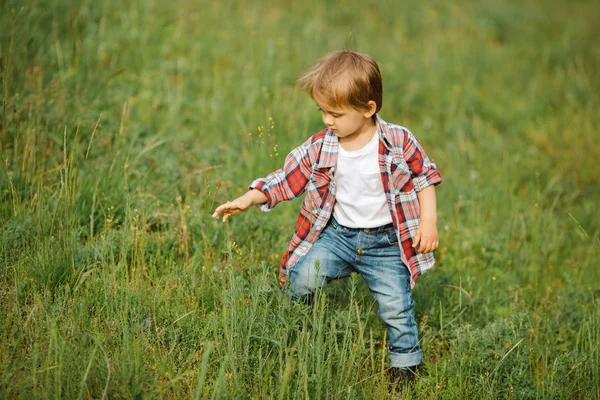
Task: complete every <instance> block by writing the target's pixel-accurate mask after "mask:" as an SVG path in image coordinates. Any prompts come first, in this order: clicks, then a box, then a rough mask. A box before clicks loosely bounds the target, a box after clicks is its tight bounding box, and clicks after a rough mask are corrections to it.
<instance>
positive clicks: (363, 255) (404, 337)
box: [288, 217, 423, 368]
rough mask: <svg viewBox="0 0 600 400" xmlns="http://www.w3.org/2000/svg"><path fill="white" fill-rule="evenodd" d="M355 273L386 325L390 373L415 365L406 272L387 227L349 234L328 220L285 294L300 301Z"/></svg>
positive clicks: (351, 230) (420, 355)
mask: <svg viewBox="0 0 600 400" xmlns="http://www.w3.org/2000/svg"><path fill="white" fill-rule="evenodd" d="M352 272H358V273H359V274H360V275H361V276H362V278H363V279H364V280H365V282H366V284H367V286H368V287H369V289H370V290H371V293H373V296H374V297H375V300H376V301H377V303H378V305H379V318H381V320H382V321H383V322H384V323H385V324H386V325H387V329H388V337H389V343H388V350H389V355H390V365H391V366H392V367H400V368H405V367H412V366H415V365H419V364H421V362H422V361H423V353H422V352H421V348H420V346H419V333H418V327H417V323H416V321H415V315H414V312H413V306H414V304H415V303H414V301H413V300H412V297H411V293H412V291H411V289H410V272H409V270H408V268H407V267H406V266H405V265H404V263H403V262H402V260H401V259H400V249H399V247H398V238H397V236H396V232H395V230H394V228H393V227H392V225H391V224H390V225H387V226H384V227H379V228H372V229H359V228H357V229H355V228H347V227H344V226H342V225H339V224H338V223H337V221H336V220H335V219H334V218H333V217H332V218H331V222H330V224H329V225H328V226H327V227H326V228H325V229H324V230H323V232H322V233H321V236H320V237H319V239H318V240H317V242H316V243H315V244H314V245H313V247H312V248H311V249H310V251H309V252H308V253H307V254H306V255H305V256H304V257H302V258H301V259H300V260H299V261H298V263H297V264H296V265H295V266H294V267H292V268H290V270H289V273H288V281H289V286H288V293H289V294H290V295H291V297H292V299H293V300H303V299H305V298H307V297H308V296H312V295H313V293H314V292H315V291H316V290H317V289H318V288H320V287H322V286H323V285H324V284H325V283H327V282H329V281H331V280H333V279H341V278H347V277H349V276H350V274H351V273H352Z"/></svg>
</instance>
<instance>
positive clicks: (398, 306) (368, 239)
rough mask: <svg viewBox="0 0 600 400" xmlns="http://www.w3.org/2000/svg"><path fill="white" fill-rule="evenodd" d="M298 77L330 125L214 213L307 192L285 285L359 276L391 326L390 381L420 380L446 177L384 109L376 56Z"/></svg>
mask: <svg viewBox="0 0 600 400" xmlns="http://www.w3.org/2000/svg"><path fill="white" fill-rule="evenodd" d="M299 81H300V82H301V83H302V84H303V86H304V88H305V89H307V91H308V92H309V94H310V95H311V97H312V98H313V100H314V101H315V102H316V103H317V106H318V107H319V110H320V112H321V115H322V118H323V122H324V123H325V126H326V127H327V128H326V129H324V130H322V131H321V132H319V133H317V134H315V135H314V136H312V137H310V138H309V139H308V140H307V141H306V142H304V143H303V144H302V145H300V146H299V147H297V148H296V149H294V150H292V152H291V153H290V154H289V155H288V156H287V157H286V159H285V164H284V166H283V168H281V169H279V170H277V171H275V172H273V173H271V174H269V175H268V176H267V177H265V178H261V179H257V180H255V181H254V182H252V184H251V185H250V190H249V191H248V192H247V193H246V194H244V195H243V196H241V197H239V198H237V199H235V200H233V201H229V202H227V203H225V204H222V205H220V206H219V207H217V209H216V210H215V212H214V214H213V218H215V219H219V218H220V217H221V216H222V218H223V222H225V221H226V220H227V218H228V217H229V216H232V215H237V214H240V213H242V212H244V211H246V210H247V209H248V208H249V207H250V206H252V205H260V209H261V210H262V211H270V210H271V209H272V208H273V207H275V205H276V204H277V203H279V202H280V201H283V200H291V199H293V198H295V197H298V196H300V195H301V194H302V193H304V192H306V196H305V198H304V203H303V206H302V211H301V213H300V216H299V217H298V221H297V223H296V230H295V233H294V235H293V237H292V240H291V242H290V244H289V246H288V250H287V252H286V253H285V255H284V256H283V259H282V262H281V269H280V283H281V287H282V288H285V289H286V292H287V293H289V295H290V296H291V297H292V299H294V300H303V301H307V302H309V303H310V302H311V301H312V296H313V295H314V293H315V291H316V290H317V289H318V288H320V287H321V286H323V285H324V284H325V283H327V282H329V281H330V280H333V279H340V278H345V277H348V276H350V274H351V273H352V272H358V273H360V274H361V276H362V277H363V279H364V280H365V282H366V284H367V286H368V287H369V289H370V290H371V292H372V293H373V295H374V297H375V299H376V300H377V302H378V305H379V317H380V318H381V319H382V320H383V321H384V322H385V324H386V325H387V329H388V337H389V347H388V349H389V355H390V366H391V370H390V375H391V379H392V382H394V381H397V380H399V379H402V380H403V381H412V380H413V379H414V372H415V368H416V366H418V365H419V364H420V363H421V362H422V358H423V356H422V352H421V349H420V347H419V340H418V330H417V323H416V321H415V317H414V312H413V305H414V302H413V300H412V298H411V291H412V288H413V287H414V285H415V281H416V279H417V278H418V277H419V276H420V275H421V274H422V273H423V272H425V271H426V270H428V269H430V268H431V267H432V266H433V264H434V257H433V253H432V251H434V250H435V249H436V248H437V247H438V233H437V228H436V222H437V221H436V220H437V213H436V199H435V191H434V185H437V184H439V183H440V182H441V181H442V178H441V176H440V174H439V172H438V171H437V170H436V166H435V164H434V162H433V161H430V160H429V158H428V157H427V155H426V154H425V152H424V151H423V149H422V147H421V145H420V144H419V142H418V141H417V139H416V138H415V137H414V136H413V135H412V133H411V132H410V131H408V130H407V129H406V128H403V127H401V126H398V125H393V124H390V123H387V122H385V121H384V120H383V119H381V117H379V115H377V113H378V112H379V110H380V109H381V105H382V92H383V90H382V83H381V74H380V72H379V67H378V66H377V64H376V63H375V61H373V60H372V59H371V58H370V57H369V56H367V55H365V54H359V53H356V52H353V51H348V50H342V51H335V52H332V53H330V54H328V55H326V56H325V57H324V58H322V59H321V60H319V62H318V63H317V64H316V65H315V66H314V67H313V68H312V69H311V70H309V71H308V72H307V73H306V74H305V75H304V76H303V77H301V78H300V80H299ZM286 278H287V279H288V280H289V283H288V285H287V286H284V284H285V280H286Z"/></svg>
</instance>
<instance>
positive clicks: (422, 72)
mask: <svg viewBox="0 0 600 400" xmlns="http://www.w3.org/2000/svg"><path fill="white" fill-rule="evenodd" d="M599 11H600V8H599V6H598V4H596V3H595V2H592V1H589V2H586V1H574V2H566V1H559V0H549V1H544V2H542V1H534V2H525V3H522V2H521V3H516V2H511V1H506V0H503V1H491V0H489V1H487V0H486V1H482V2H469V1H464V0H461V1H458V2H450V3H448V2H442V1H437V0H435V1H431V2H417V1H408V2H405V3H401V4H400V5H399V4H396V3H393V4H392V3H391V2H389V4H388V3H385V2H384V3H381V2H371V3H365V2H362V3H359V2H350V1H335V2H334V1H331V2H312V1H308V2H266V1H264V2H233V1H223V2H208V1H203V0H202V1H199V2H189V1H184V0H174V1H171V2H159V1H156V0H148V1H144V2H141V1H133V2H115V1H112V0H103V1H95V2H92V1H87V0H84V1H79V2H75V1H68V0H66V1H55V0H38V1H34V2H20V1H5V2H0V26H1V27H2V29H0V60H1V62H0V69H1V71H2V89H1V90H0V93H1V102H0V106H1V107H0V110H1V112H2V114H1V119H0V121H1V122H0V123H1V125H0V127H1V131H0V145H1V149H0V151H1V161H2V162H1V167H0V189H1V192H0V221H1V223H0V301H1V303H2V307H0V317H1V319H0V320H1V321H3V322H4V323H2V324H1V325H0V336H1V337H2V338H3V340H2V341H1V342H0V370H1V371H2V373H1V374H0V397H2V398H28V399H29V398H90V397H93V398H101V397H102V398H105V397H107V398H164V397H181V398H197V399H216V398H255V399H263V398H272V399H274V398H278V399H287V398H317V399H318V398H386V397H388V394H387V380H386V377H385V368H386V360H385V329H384V327H383V326H382V324H381V322H380V321H379V320H378V318H377V314H376V312H377V309H376V305H375V303H374V301H373V300H372V298H371V296H370V294H369V292H368V290H367V289H366V287H365V285H364V283H362V282H361V280H360V278H359V277H353V278H352V279H350V280H347V281H345V282H338V283H335V284H332V285H331V286H330V287H329V288H328V290H327V291H326V292H325V293H324V294H322V295H321V296H320V297H319V298H318V299H317V302H316V305H315V306H314V307H313V308H307V307H304V306H302V305H298V304H292V303H291V302H290V301H289V300H288V299H286V298H285V297H282V296H281V294H280V292H279V290H278V283H277V273H278V264H279V259H280V256H281V254H282V253H283V251H284V249H285V247H286V245H287V241H288V240H289V238H290V237H291V234H292V230H293V226H294V225H293V224H294V222H295V216H296V213H297V211H298V209H299V207H300V202H299V201H298V202H292V203H288V204H282V205H280V206H278V207H277V209H276V210H274V211H273V212H271V213H270V214H261V213H259V212H258V211H256V210H253V211H252V212H248V213H246V214H244V215H242V216H239V217H236V218H233V219H232V220H231V222H230V223H227V224H224V225H223V224H220V223H218V222H216V221H213V220H211V219H210V218H209V216H210V214H211V213H212V211H213V209H214V207H215V205H216V204H218V203H219V202H221V201H223V200H226V199H228V198H232V197H234V196H237V195H238V194H240V193H242V192H243V191H244V190H245V188H246V186H247V185H248V184H249V183H250V182H251V181H252V179H254V178H255V177H259V176H264V175H266V174H267V173H268V172H270V171H271V170H274V169H276V168H278V167H279V166H280V165H281V163H282V161H283V158H284V157H285V154H287V152H288V151H289V150H291V149H292V148H293V147H294V146H296V145H298V144H299V143H301V142H302V141H303V140H304V139H305V138H306V137H308V136H309V135H310V134H312V133H314V132H316V131H317V130H319V129H320V127H321V125H322V123H321V121H320V116H319V114H318V113H317V112H316V110H315V106H314V104H312V102H311V100H310V99H309V98H308V96H306V95H305V94H303V93H301V92H300V91H299V89H298V88H297V86H296V85H295V83H294V82H295V79H296V78H297V77H298V76H299V75H300V74H301V73H302V72H304V71H305V70H306V69H307V68H308V67H309V66H310V65H312V64H313V63H314V62H315V61H316V59H318V58H319V57H320V56H322V55H323V54H325V53H326V52H327V51H329V50H332V49H337V48H341V47H344V46H346V45H348V46H353V47H354V48H355V49H357V50H359V51H362V52H367V53H369V54H371V55H372V56H373V57H374V58H375V59H376V60H377V61H378V62H379V64H380V67H381V70H382V74H383V77H384V105H383V109H382V112H381V115H382V117H383V118H384V119H386V120H388V121H392V122H396V123H399V124H402V125H404V126H407V127H408V128H409V129H411V130H412V131H413V132H414V133H415V134H416V135H417V136H418V137H419V139H420V140H421V142H422V144H423V145H424V147H425V148H426V149H427V151H428V153H429V155H430V156H431V157H432V158H434V159H435V160H436V162H437V164H438V167H439V169H440V170H441V172H442V175H443V176H444V183H443V184H442V185H441V186H439V187H438V190H437V196H438V210H439V221H438V228H439V231H440V237H441V243H442V245H441V248H440V249H439V250H438V252H437V260H438V263H437V268H435V269H434V270H433V271H431V272H428V273H427V274H425V275H424V276H423V277H421V278H420V280H419V281H418V283H417V287H416V289H415V291H414V298H415V301H416V303H417V305H416V315H417V319H418V321H419V328H420V332H421V341H422V347H423V349H424V353H425V365H426V369H425V370H424V371H423V372H422V374H421V377H420V379H419V381H418V383H417V385H416V390H417V391H418V393H419V394H418V396H420V397H424V398H440V399H454V398H478V399H479V398H481V399H491V398H510V399H512V398H515V399H521V398H524V399H533V398H535V399H545V398H561V399H597V398H598V397H599V396H600V373H599V372H598V371H600V344H599V343H600V307H599V306H600V303H599V294H600V286H599V283H598V282H600V273H599V269H598V261H597V258H598V255H599V249H600V241H599V236H600V218H599V215H598V212H597V204H598V203H599V202H600V181H599V180H598V173H597V171H598V167H597V160H596V156H595V155H597V154H600V144H599V142H598V141H597V140H596V139H597V135H598V131H599V128H600V117H599V116H598V112H597V110H598V108H599V101H598V93H599V92H600V76H599V75H598V72H597V70H598V66H599V62H598V60H599V59H600V46H599V45H598V43H597V40H596V38H597V37H598V35H599V34H600V31H599V28H598V24H596V18H595V16H596V15H597V13H598V12H599ZM349 32H353V33H352V35H350V37H349ZM405 397H408V396H405Z"/></svg>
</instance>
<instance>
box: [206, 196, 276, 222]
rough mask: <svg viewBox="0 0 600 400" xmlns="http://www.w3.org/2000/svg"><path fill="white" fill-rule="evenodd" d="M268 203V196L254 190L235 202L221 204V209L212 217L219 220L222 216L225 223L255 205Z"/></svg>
mask: <svg viewBox="0 0 600 400" xmlns="http://www.w3.org/2000/svg"><path fill="white" fill-rule="evenodd" d="M266 202H267V196H265V195H264V193H263V192H261V191H260V190H257V189H252V190H250V191H248V192H246V194H244V195H243V196H240V197H238V198H237V199H235V200H232V201H228V202H227V203H224V204H221V205H220V206H219V207H217V209H216V210H215V212H214V213H213V215H212V217H213V218H214V219H217V220H218V219H219V218H220V217H221V216H223V222H225V221H227V218H229V217H231V216H232V215H238V214H241V213H243V212H244V211H246V210H248V208H250V207H252V206H254V205H257V204H263V203H266Z"/></svg>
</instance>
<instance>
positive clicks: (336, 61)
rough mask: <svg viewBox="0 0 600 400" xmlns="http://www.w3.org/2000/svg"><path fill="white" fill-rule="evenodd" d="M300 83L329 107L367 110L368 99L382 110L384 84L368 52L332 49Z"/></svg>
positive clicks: (303, 76) (316, 98)
mask: <svg viewBox="0 0 600 400" xmlns="http://www.w3.org/2000/svg"><path fill="white" fill-rule="evenodd" d="M298 82H299V83H300V84H301V85H302V87H303V89H305V90H306V91H308V93H309V94H310V96H311V97H312V98H313V99H314V100H315V101H319V102H322V103H324V104H327V105H328V106H332V107H336V108H340V107H341V108H343V107H346V106H350V107H352V108H355V109H357V110H365V109H368V108H369V106H368V102H369V101H371V100H372V101H374V102H375V104H377V108H376V111H375V112H376V113H377V112H379V110H380V109H381V104H382V101H383V99H382V97H383V85H382V83H381V73H380V72H379V66H378V65H377V63H376V62H375V61H373V59H372V58H371V57H369V56H368V55H366V54H361V53H357V52H355V51H351V50H339V51H333V52H331V53H329V54H327V55H326V56H325V57H323V58H321V59H320V60H319V61H318V62H317V64H316V65H315V66H313V67H312V68H311V69H309V70H308V71H307V72H306V73H305V74H304V75H302V76H301V77H300V78H299V79H298Z"/></svg>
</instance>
